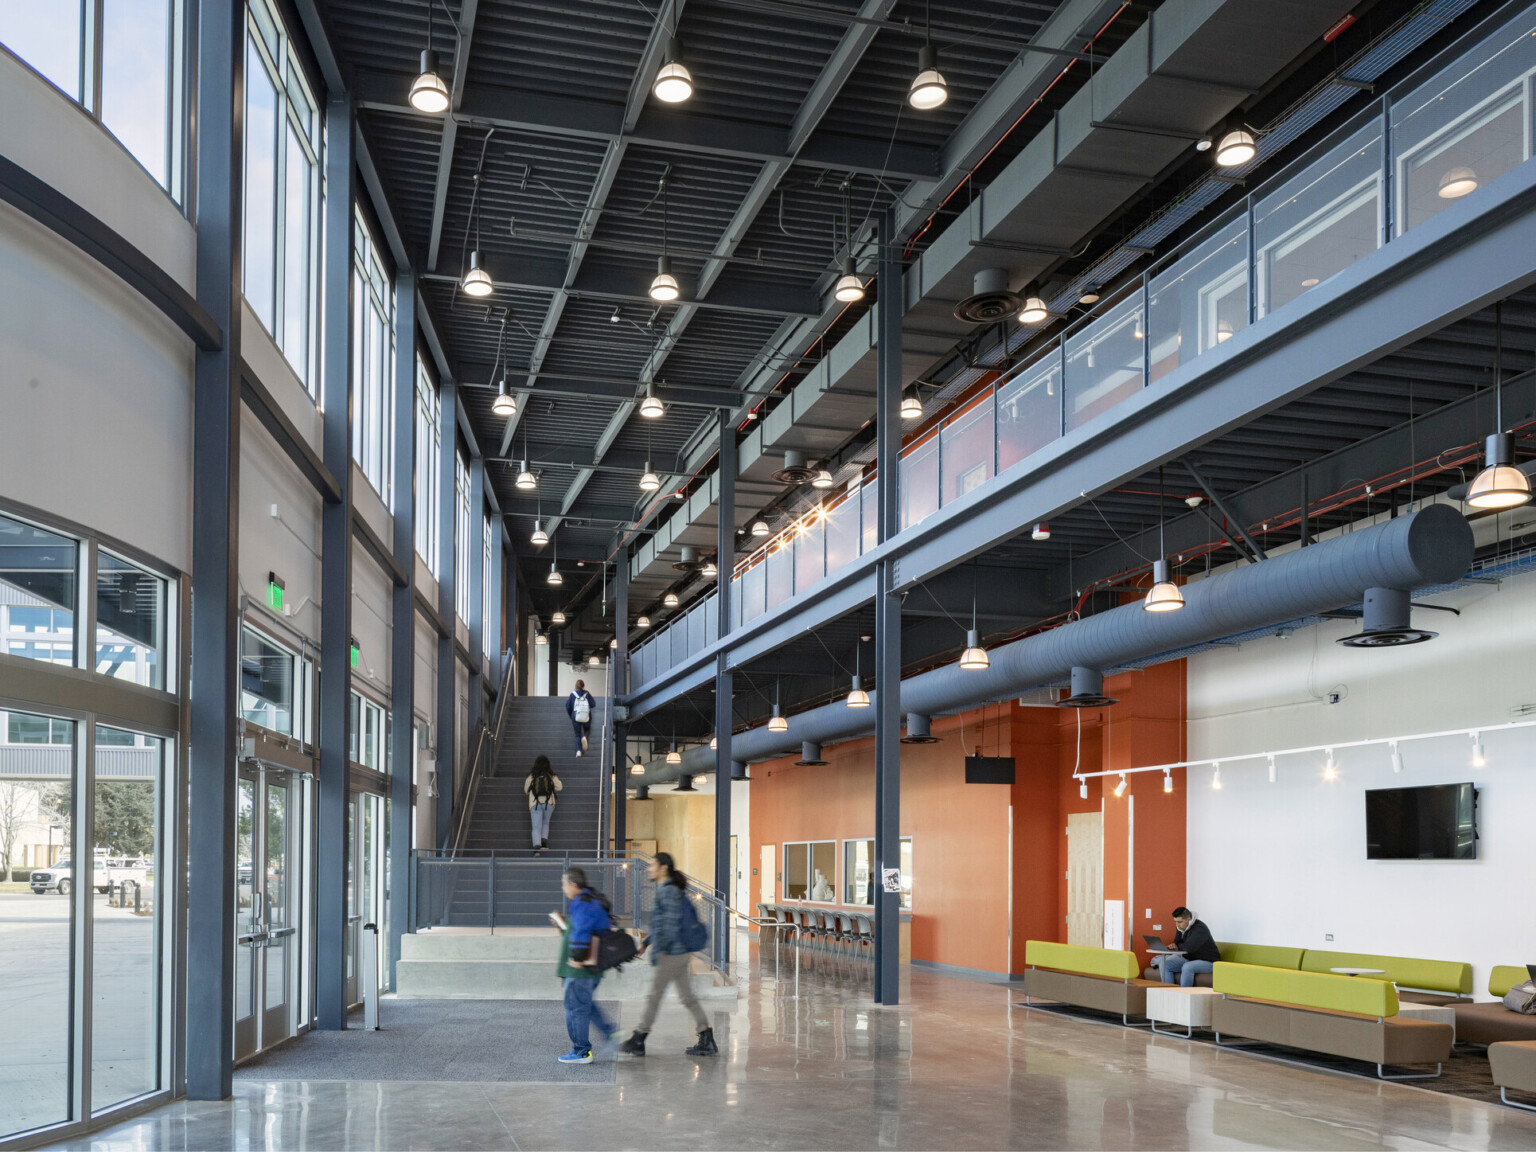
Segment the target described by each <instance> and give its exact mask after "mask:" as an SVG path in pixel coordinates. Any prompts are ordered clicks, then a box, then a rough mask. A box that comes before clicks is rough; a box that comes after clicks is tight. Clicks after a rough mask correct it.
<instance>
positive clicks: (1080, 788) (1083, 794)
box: [1077, 780, 1088, 800]
mask: <svg viewBox="0 0 1536 1152" xmlns="http://www.w3.org/2000/svg"><path fill="white" fill-rule="evenodd" d="M1077 798H1078V799H1079V800H1086V799H1088V781H1086V780H1081V781H1080V782H1079V783H1078V785H1077Z"/></svg>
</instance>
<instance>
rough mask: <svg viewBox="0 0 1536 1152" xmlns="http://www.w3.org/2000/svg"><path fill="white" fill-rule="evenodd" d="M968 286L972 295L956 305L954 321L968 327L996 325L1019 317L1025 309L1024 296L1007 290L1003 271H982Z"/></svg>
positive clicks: (1005, 274)
mask: <svg viewBox="0 0 1536 1152" xmlns="http://www.w3.org/2000/svg"><path fill="white" fill-rule="evenodd" d="M971 287H972V288H973V289H974V290H973V291H972V293H971V295H969V296H967V297H966V298H965V299H964V300H962V301H960V303H958V304H956V305H955V319H957V320H964V321H965V322H966V323H967V324H996V323H997V322H998V321H999V320H1008V319H1011V318H1012V317H1014V316H1016V315H1018V311H1019V309H1020V308H1022V307H1023V306H1024V300H1023V297H1021V296H1020V295H1019V294H1018V293H1017V292H1010V291H1009V290H1008V270H1007V269H1006V268H983V269H982V270H981V271H980V272H978V273H976V276H975V279H974V280H972V281H971Z"/></svg>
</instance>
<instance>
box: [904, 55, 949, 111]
mask: <svg viewBox="0 0 1536 1152" xmlns="http://www.w3.org/2000/svg"><path fill="white" fill-rule="evenodd" d="M948 99H949V84H948V83H947V82H946V81H945V79H944V73H942V72H940V71H939V54H938V52H937V51H936V50H935V49H934V47H933V45H932V44H924V45H923V46H922V47H921V48H919V49H918V50H917V75H916V76H914V77H912V86H911V87H910V88H908V89H907V103H908V104H910V105H912V107H914V108H916V109H917V110H918V111H919V112H931V111H932V110H933V109H935V108H938V107H939V106H941V105H942V104H943V103H944V101H946V100H948Z"/></svg>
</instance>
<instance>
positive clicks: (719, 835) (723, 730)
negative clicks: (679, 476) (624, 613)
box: [714, 412, 738, 964]
mask: <svg viewBox="0 0 1536 1152" xmlns="http://www.w3.org/2000/svg"><path fill="white" fill-rule="evenodd" d="M719 421H720V465H719V468H718V469H717V470H716V472H715V475H716V477H717V478H718V481H719V485H720V498H719V504H718V506H717V509H716V511H717V512H718V514H719V518H720V523H719V525H718V527H717V528H716V534H715V567H716V568H717V569H718V570H719V572H720V575H719V576H717V577H715V607H716V609H717V610H718V611H719V613H720V620H719V624H718V626H717V627H718V631H719V635H720V639H722V640H723V639H725V637H726V636H727V635H728V634H729V633H730V631H731V569H732V568H734V567H735V566H736V552H735V546H736V469H737V466H738V465H737V446H736V429H735V427H734V426H733V425H732V424H731V417H730V413H728V412H722V413H720V416H719ZM731 697H732V677H731V673H730V669H729V668H728V666H727V664H726V658H725V654H724V653H721V655H720V656H718V657H716V660H715V891H716V893H717V894H718V895H719V897H720V899H721V900H722V901H724V902H725V904H726V905H729V904H730V903H731V899H732V892H733V890H734V889H735V880H736V877H735V875H734V874H733V871H732V868H731V789H732V788H733V787H735V785H733V784H732V783H731V727H732V721H733V717H732V710H731ZM722 927H723V929H724V930H723V931H719V932H716V933H715V939H714V948H715V959H716V961H717V962H718V963H722V964H723V963H727V962H729V960H730V958H731V933H730V919H729V917H726V918H724V923H723V925H722Z"/></svg>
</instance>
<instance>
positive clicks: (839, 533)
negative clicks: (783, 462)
mask: <svg viewBox="0 0 1536 1152" xmlns="http://www.w3.org/2000/svg"><path fill="white" fill-rule="evenodd" d="M1533 136H1536V12H1532V13H1525V14H1523V15H1521V16H1520V17H1519V18H1518V19H1517V20H1515V21H1513V22H1511V23H1508V24H1506V25H1504V27H1503V28H1501V29H1500V30H1499V31H1497V32H1494V33H1492V34H1490V35H1489V36H1488V37H1486V38H1485V39H1483V40H1482V41H1480V42H1479V43H1477V44H1476V45H1474V46H1473V47H1472V48H1471V49H1469V50H1468V51H1466V52H1464V53H1462V54H1461V55H1460V56H1459V57H1458V58H1457V59H1456V60H1455V61H1454V62H1452V63H1450V64H1448V65H1446V66H1445V67H1444V68H1442V69H1440V70H1439V71H1438V72H1436V73H1435V74H1434V75H1433V76H1431V77H1430V78H1429V79H1428V80H1426V81H1424V82H1422V83H1420V84H1418V85H1416V86H1414V87H1412V88H1411V89H1409V90H1407V91H1404V92H1401V93H1394V94H1392V95H1389V96H1388V97H1387V98H1386V99H1385V100H1383V101H1382V103H1381V108H1380V112H1379V113H1378V114H1377V115H1376V116H1375V117H1373V118H1371V119H1370V120H1369V121H1367V122H1365V123H1364V124H1363V125H1362V126H1359V127H1356V128H1353V129H1350V130H1347V131H1345V133H1344V134H1343V135H1342V136H1335V137H1334V138H1333V139H1331V140H1330V142H1329V143H1328V144H1327V145H1325V146H1323V147H1321V148H1320V149H1319V150H1318V151H1317V153H1316V154H1315V155H1313V156H1308V157H1303V158H1302V159H1301V160H1299V161H1297V162H1296V163H1294V164H1292V165H1291V166H1290V167H1289V168H1288V169H1286V170H1285V171H1284V172H1282V173H1280V174H1279V175H1278V176H1277V177H1275V178H1274V179H1273V180H1271V181H1269V182H1268V183H1266V184H1265V185H1263V186H1262V187H1261V188H1259V189H1258V190H1256V191H1255V192H1253V193H1252V194H1251V195H1249V196H1248V197H1247V199H1246V202H1245V203H1243V204H1242V205H1239V206H1237V207H1236V208H1234V209H1233V210H1232V211H1230V212H1228V213H1226V214H1225V215H1223V216H1222V217H1220V218H1218V219H1217V220H1215V221H1213V222H1212V223H1211V224H1210V225H1209V226H1208V227H1206V228H1205V229H1204V230H1202V231H1201V232H1199V233H1198V234H1196V235H1195V236H1193V237H1191V238H1190V239H1189V240H1188V241H1186V242H1184V243H1183V244H1181V245H1180V246H1179V247H1178V248H1177V249H1176V250H1175V251H1173V252H1171V253H1169V254H1168V255H1166V256H1164V257H1163V258H1161V259H1160V260H1158V261H1157V262H1156V263H1154V264H1153V265H1152V267H1151V268H1150V269H1148V270H1147V272H1146V273H1144V274H1143V275H1142V277H1141V279H1140V280H1139V281H1138V282H1135V283H1133V284H1131V285H1129V286H1128V287H1127V288H1125V289H1124V290H1122V291H1120V292H1119V293H1116V294H1114V295H1112V296H1109V297H1106V298H1105V299H1104V300H1103V301H1101V303H1100V304H1099V305H1098V306H1097V307H1096V308H1095V309H1094V311H1093V312H1091V313H1090V314H1088V315H1087V316H1084V317H1082V318H1081V319H1079V320H1077V321H1075V322H1074V323H1073V324H1072V325H1070V326H1069V327H1068V328H1066V329H1065V330H1064V331H1063V332H1061V333H1060V334H1059V335H1058V336H1057V337H1056V338H1054V339H1053V340H1052V341H1051V342H1050V343H1048V344H1047V345H1045V346H1044V347H1042V348H1041V349H1039V350H1038V351H1037V352H1035V353H1034V354H1033V355H1032V356H1030V357H1029V359H1027V360H1025V361H1024V362H1023V363H1021V364H1019V365H1017V366H1015V367H1013V368H1011V369H1009V370H1008V371H1006V372H1003V373H1000V374H998V375H997V377H996V378H995V379H994V380H993V381H992V383H991V384H990V385H987V386H984V387H981V388H980V389H979V390H978V391H977V392H976V393H974V394H973V395H972V396H971V397H970V399H968V400H967V401H966V402H965V403H964V404H963V405H962V406H961V407H960V408H959V409H958V410H957V411H955V412H953V413H951V414H950V415H949V416H947V417H946V418H945V419H944V420H942V421H941V422H940V423H939V424H937V425H936V426H935V427H933V428H930V429H927V430H925V431H923V432H922V433H921V434H920V435H918V436H917V437H915V438H914V439H913V440H912V441H911V442H910V443H908V444H906V445H905V446H904V447H903V449H902V453H901V464H900V469H901V475H900V488H901V499H900V508H899V511H900V526H901V530H902V531H908V530H910V529H912V528H914V527H916V526H917V525H919V524H921V523H922V522H923V521H924V520H926V519H927V518H928V517H930V516H932V515H933V514H934V513H935V512H937V511H939V509H941V508H943V507H944V506H946V505H948V504H950V503H952V502H954V501H955V500H958V499H960V498H961V497H962V496H965V495H966V494H968V493H970V492H974V491H975V490H976V489H978V488H980V487H982V486H983V485H986V484H989V483H991V482H992V481H993V480H995V479H996V478H997V477H998V476H1000V475H1001V474H1003V473H1005V472H1007V471H1008V470H1009V469H1011V468H1015V467H1018V466H1020V465H1021V464H1022V463H1023V462H1024V461H1026V460H1028V459H1029V458H1030V457H1031V456H1033V455H1034V454H1035V453H1036V452H1039V451H1040V450H1041V449H1043V448H1045V447H1046V446H1047V445H1049V444H1050V443H1051V442H1052V441H1054V440H1056V439H1058V438H1059V437H1061V436H1063V435H1065V434H1067V433H1069V432H1071V431H1073V430H1074V429H1076V428H1079V427H1081V426H1082V425H1083V424H1085V423H1087V422H1088V421H1089V420H1092V419H1093V418H1094V417H1096V416H1098V415H1100V414H1101V413H1104V412H1107V411H1110V410H1112V409H1114V408H1115V407H1116V406H1117V405H1118V404H1120V403H1121V402H1122V401H1124V400H1127V399H1129V398H1130V397H1131V396H1133V395H1135V394H1136V393H1137V392H1139V391H1140V390H1141V389H1143V388H1145V387H1147V386H1148V385H1150V384H1153V383H1155V382H1156V381H1158V380H1160V379H1162V378H1163V377H1164V376H1166V375H1168V374H1169V373H1170V372H1172V371H1174V370H1175V369H1176V368H1179V367H1181V366H1182V365H1184V364H1187V363H1189V362H1190V361H1192V360H1194V359H1196V358H1198V357H1200V356H1202V355H1204V354H1205V353H1206V352H1209V351H1210V350H1211V349H1212V348H1214V347H1216V346H1217V345H1218V344H1220V343H1222V342H1223V341H1225V340H1228V339H1231V337H1233V336H1235V335H1236V334H1237V333H1239V332H1241V331H1242V330H1243V329H1244V328H1246V327H1248V326H1249V325H1250V324H1254V323H1257V322H1258V321H1260V320H1262V319H1263V318H1264V317H1266V316H1268V315H1269V314H1270V313H1271V312H1273V311H1275V310H1276V309H1278V308H1282V307H1284V306H1285V305H1286V304H1288V303H1290V302H1291V301H1292V300H1295V299H1297V298H1298V297H1300V296H1302V295H1304V294H1305V293H1306V292H1308V291H1310V290H1311V289H1313V288H1315V287H1317V286H1318V285H1319V284H1322V283H1324V282H1325V281H1327V280H1328V279H1329V278H1330V277H1333V276H1336V275H1338V274H1339V273H1340V272H1342V271H1344V270H1345V269H1346V268H1348V267H1350V265H1352V264H1354V263H1355V262H1356V261H1358V260H1360V259H1361V258H1363V257H1365V256H1367V255H1369V254H1370V253H1371V252H1374V251H1375V250H1376V249H1377V248H1379V247H1381V246H1382V245H1383V244H1386V243H1389V242H1391V241H1392V240H1393V239H1396V238H1397V237H1400V236H1402V235H1404V234H1406V233H1407V232H1409V231H1411V230H1412V229H1413V228H1415V227H1417V226H1419V225H1420V224H1423V223H1424V222H1426V221H1428V220H1430V219H1432V218H1433V217H1434V216H1435V215H1436V214H1438V213H1439V212H1441V211H1443V210H1444V209H1445V208H1446V207H1447V206H1449V205H1450V204H1451V203H1453V202H1454V201H1456V200H1459V199H1461V198H1462V197H1465V196H1468V195H1475V194H1476V193H1477V192H1478V191H1479V189H1482V188H1484V187H1486V186H1487V185H1488V184H1489V183H1490V182H1492V181H1494V180H1496V179H1497V178H1498V177H1500V176H1502V175H1504V174H1505V173H1507V172H1509V171H1511V170H1512V169H1514V168H1515V167H1517V166H1518V165H1520V164H1523V163H1525V162H1526V161H1527V160H1529V159H1530V158H1531V156H1532V154H1533V143H1532V142H1533ZM878 483H879V482H878V479H877V478H876V477H874V476H868V477H866V478H865V479H864V480H863V481H862V482H861V483H860V484H859V485H858V486H856V487H853V488H850V489H849V490H848V491H846V492H844V493H843V494H841V495H840V496H837V497H834V498H832V499H831V500H828V501H826V502H824V503H822V504H820V505H818V506H816V507H815V508H813V509H811V510H810V511H808V512H806V513H805V514H804V515H802V516H801V517H799V518H798V519H797V520H795V521H793V522H792V523H791V524H790V525H789V526H788V527H786V528H784V529H782V530H780V531H779V532H778V533H777V534H776V535H775V536H774V537H773V538H771V539H769V540H767V541H766V542H765V543H764V544H763V545H762V547H760V548H758V549H757V551H756V552H754V553H752V554H751V555H750V556H748V557H746V558H745V559H744V560H742V561H741V562H740V563H738V564H737V566H736V569H735V572H734V573H733V575H732V577H731V588H732V599H731V604H732V619H731V627H732V629H736V628H740V627H741V626H743V625H744V624H747V623H749V622H751V621H752V620H754V619H756V618H757V617H759V616H761V615H763V614H764V613H766V612H771V611H772V610H774V609H775V608H777V607H778V606H779V605H781V604H783V603H784V602H785V601H787V600H788V599H790V598H791V597H792V596H795V595H798V594H799V593H802V592H805V591H807V590H809V589H810V588H813V587H814V586H815V585H817V584H819V583H820V582H821V581H823V580H825V579H826V578H827V577H828V576H830V575H832V574H833V573H835V572H837V571H839V570H840V569H842V568H844V567H846V566H847V565H849V564H850V563H852V562H853V561H854V560H856V559H857V558H858V557H860V556H862V555H863V554H865V553H866V552H869V551H871V550H872V549H873V548H874V547H875V535H876V534H875V501H876V494H877V491H878ZM715 603H716V598H715V594H714V593H711V594H710V595H708V596H706V597H703V598H702V599H701V600H699V601H698V602H696V603H695V604H694V605H693V606H692V607H690V608H689V609H688V610H687V611H686V612H684V613H682V614H681V615H679V616H677V617H676V618H674V619H673V620H671V621H670V622H668V624H667V625H666V626H665V627H664V628H662V629H661V630H659V631H658V632H657V633H656V634H655V635H653V636H651V637H650V638H648V639H647V640H646V641H645V642H644V643H642V644H640V645H639V646H638V647H636V648H635V649H634V650H633V652H632V654H631V659H632V661H633V662H634V665H633V668H632V673H633V674H632V677H631V682H632V683H633V684H634V685H636V686H637V687H638V686H639V685H642V684H645V683H648V682H649V681H651V680H653V679H655V678H656V677H657V676H661V675H663V674H665V673H666V672H667V671H669V670H670V669H672V668H673V667H676V666H677V665H679V664H681V663H682V662H684V661H685V660H687V659H689V658H690V657H691V656H692V655H694V654H696V653H698V652H700V651H702V650H703V649H704V648H705V647H707V646H708V645H709V644H712V643H714V641H715V640H716V639H717V638H718V636H717V632H718V628H717V617H716V612H715Z"/></svg>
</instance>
